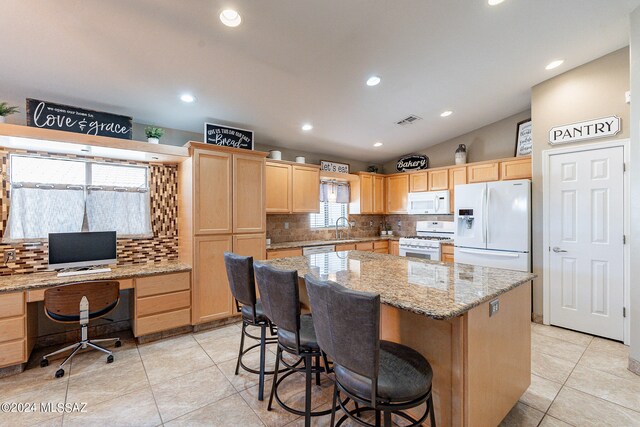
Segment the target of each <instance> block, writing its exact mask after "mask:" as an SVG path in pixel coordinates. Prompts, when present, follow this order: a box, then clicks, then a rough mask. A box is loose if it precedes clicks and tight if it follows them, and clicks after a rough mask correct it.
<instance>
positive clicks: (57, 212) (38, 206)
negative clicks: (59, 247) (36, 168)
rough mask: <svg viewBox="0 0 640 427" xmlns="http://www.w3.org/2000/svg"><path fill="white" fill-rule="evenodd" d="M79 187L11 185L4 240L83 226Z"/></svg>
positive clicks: (40, 237) (37, 237)
mask: <svg viewBox="0 0 640 427" xmlns="http://www.w3.org/2000/svg"><path fill="white" fill-rule="evenodd" d="M83 217H84V194H83V191H82V190H69V189H43V188H26V187H13V188H11V207H10V209H9V220H8V224H7V233H5V235H4V236H3V241H5V242H8V241H11V240H16V239H42V238H45V239H46V238H47V237H48V236H49V233H70V232H78V231H81V230H82V220H83Z"/></svg>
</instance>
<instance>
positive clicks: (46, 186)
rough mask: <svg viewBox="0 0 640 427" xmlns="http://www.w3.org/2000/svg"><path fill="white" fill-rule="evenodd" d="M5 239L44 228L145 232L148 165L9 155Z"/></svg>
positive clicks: (43, 232)
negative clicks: (9, 183)
mask: <svg viewBox="0 0 640 427" xmlns="http://www.w3.org/2000/svg"><path fill="white" fill-rule="evenodd" d="M9 161H10V172H11V176H10V181H11V206H10V208H9V221H8V224H7V233H5V236H4V240H5V241H14V240H22V239H43V238H46V237H47V236H48V235H49V233H56V232H77V231H111V230H115V231H116V232H117V233H118V236H119V237H143V236H145V237H146V236H150V235H151V209H150V205H151V201H150V196H149V185H148V172H149V171H148V168H147V167H145V166H130V165H119V164H109V163H97V162H87V161H80V160H68V159H54V158H47V157H35V156H23V155H16V154H12V155H10V157H9Z"/></svg>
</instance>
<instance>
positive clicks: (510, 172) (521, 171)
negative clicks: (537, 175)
mask: <svg viewBox="0 0 640 427" xmlns="http://www.w3.org/2000/svg"><path fill="white" fill-rule="evenodd" d="M500 177H501V179H502V180H503V181H507V180H510V179H531V158H530V157H526V158H522V159H518V160H509V161H505V162H500Z"/></svg>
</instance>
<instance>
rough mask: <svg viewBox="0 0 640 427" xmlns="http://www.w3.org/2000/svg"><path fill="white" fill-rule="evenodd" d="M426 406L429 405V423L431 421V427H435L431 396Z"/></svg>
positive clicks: (434, 413) (434, 412)
mask: <svg viewBox="0 0 640 427" xmlns="http://www.w3.org/2000/svg"><path fill="white" fill-rule="evenodd" d="M427 404H428V405H429V421H431V427H436V411H435V409H434V408H433V395H431V396H429V400H427Z"/></svg>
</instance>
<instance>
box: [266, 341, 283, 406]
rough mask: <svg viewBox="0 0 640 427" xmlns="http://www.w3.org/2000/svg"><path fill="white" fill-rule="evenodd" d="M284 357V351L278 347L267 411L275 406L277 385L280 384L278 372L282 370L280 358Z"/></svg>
mask: <svg viewBox="0 0 640 427" xmlns="http://www.w3.org/2000/svg"><path fill="white" fill-rule="evenodd" d="M281 355H282V349H281V348H280V346H278V351H277V353H276V366H275V369H274V370H273V382H272V383H271V396H269V404H268V405H267V411H270V410H271V405H272V404H273V395H274V394H275V391H276V384H277V383H278V371H279V370H280V356H281Z"/></svg>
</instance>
